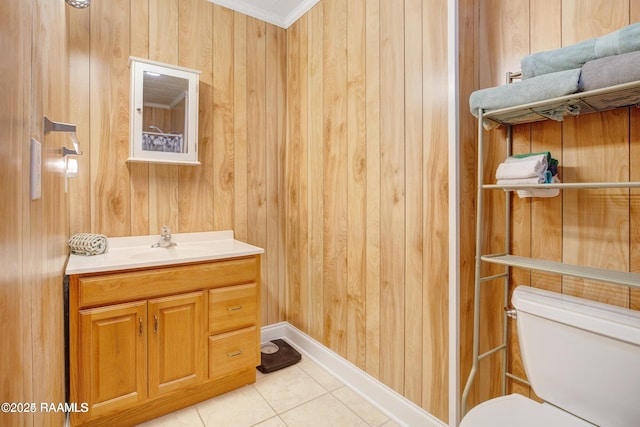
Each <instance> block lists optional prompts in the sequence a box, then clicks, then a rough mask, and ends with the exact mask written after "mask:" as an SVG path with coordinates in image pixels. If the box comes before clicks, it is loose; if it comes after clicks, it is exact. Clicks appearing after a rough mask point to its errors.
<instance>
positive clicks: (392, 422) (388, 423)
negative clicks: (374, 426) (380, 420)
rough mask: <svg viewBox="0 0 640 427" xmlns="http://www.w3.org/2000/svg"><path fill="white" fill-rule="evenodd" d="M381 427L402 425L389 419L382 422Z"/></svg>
mask: <svg viewBox="0 0 640 427" xmlns="http://www.w3.org/2000/svg"><path fill="white" fill-rule="evenodd" d="M382 427H402V426H401V425H400V424H398V423H397V422H395V421H393V420H389V421H387V422H386V423H384V424H383V425H382Z"/></svg>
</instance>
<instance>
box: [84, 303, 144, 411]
mask: <svg viewBox="0 0 640 427" xmlns="http://www.w3.org/2000/svg"><path fill="white" fill-rule="evenodd" d="M146 319H147V307H146V301H138V302H131V303H126V304H118V305H112V306H107V307H100V308H94V309H88V310H81V311H80V316H79V324H80V331H79V351H80V355H79V358H78V363H79V369H80V375H79V394H80V396H79V401H80V402H87V403H88V404H89V409H90V412H89V413H88V414H87V416H88V417H90V418H93V417H95V416H99V415H102V414H106V413H108V412H113V411H115V410H119V409H122V408H124V407H127V406H131V405H133V404H135V403H137V402H140V401H143V400H145V399H146V397H147V361H146V340H147V337H146V336H145V335H146V323H147V320H146Z"/></svg>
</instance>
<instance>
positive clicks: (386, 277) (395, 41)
mask: <svg viewBox="0 0 640 427" xmlns="http://www.w3.org/2000/svg"><path fill="white" fill-rule="evenodd" d="M399 6H400V5H398V4H396V3H394V2H390V1H381V2H380V152H381V155H380V157H381V165H380V177H381V183H380V193H381V196H380V202H381V209H380V222H381V224H384V225H383V226H382V229H381V231H380V244H381V248H380V252H381V253H380V255H381V256H380V258H381V271H380V275H381V284H380V299H381V301H383V303H384V305H385V309H384V310H382V312H381V318H380V341H381V343H384V346H382V345H381V348H380V378H381V379H382V381H384V382H385V383H386V384H387V385H389V386H390V387H391V388H393V389H394V390H396V391H397V392H399V393H402V392H403V389H404V368H405V366H404V349H405V337H404V331H405V328H404V311H405V307H404V296H405V280H406V276H405V271H404V267H405V246H404V236H405V229H406V228H405V227H406V224H405V221H404V216H405V211H406V208H405V197H406V193H405V165H404V156H405V146H404V143H403V141H404V119H405V112H404V108H402V106H403V105H404V8H403V7H399Z"/></svg>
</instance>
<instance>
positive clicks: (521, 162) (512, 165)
mask: <svg viewBox="0 0 640 427" xmlns="http://www.w3.org/2000/svg"><path fill="white" fill-rule="evenodd" d="M543 157H544V156H543ZM546 171H547V160H546V157H544V161H543V160H541V159H540V158H538V156H533V158H529V157H527V158H524V159H517V160H510V161H505V162H503V163H500V164H499V165H498V169H497V170H496V179H497V180H502V179H522V178H534V177H538V176H543V177H544V173H545V172H546ZM543 182H544V181H543Z"/></svg>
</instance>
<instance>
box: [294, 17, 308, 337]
mask: <svg viewBox="0 0 640 427" xmlns="http://www.w3.org/2000/svg"><path fill="white" fill-rule="evenodd" d="M298 22H299V23H300V32H299V34H300V48H299V53H298V55H299V58H300V70H299V73H300V74H299V75H300V90H299V95H300V121H299V126H300V153H299V154H300V156H299V159H300V163H299V171H298V180H299V187H298V200H299V201H300V203H299V212H298V221H299V229H298V233H299V239H300V242H299V244H298V255H297V257H298V259H299V260H300V263H299V265H298V267H297V268H298V275H299V276H298V278H299V280H300V284H299V289H300V291H299V296H298V297H299V305H300V314H299V322H300V325H302V326H303V327H304V328H308V327H309V304H310V301H309V294H310V292H309V287H308V279H309V277H308V275H309V257H308V252H309V232H308V229H309V209H308V203H307V200H308V195H309V184H308V180H307V177H308V175H309V162H308V161H306V159H308V158H309V156H308V151H309V148H308V147H309V115H308V112H309V80H308V78H307V76H308V75H309V36H308V17H307V15H305V16H302V17H301V18H300V19H299V20H298Z"/></svg>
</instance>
